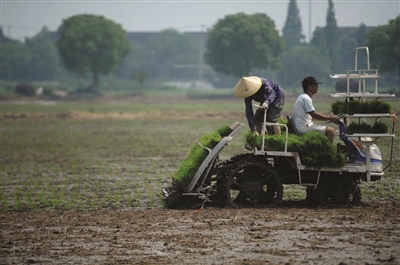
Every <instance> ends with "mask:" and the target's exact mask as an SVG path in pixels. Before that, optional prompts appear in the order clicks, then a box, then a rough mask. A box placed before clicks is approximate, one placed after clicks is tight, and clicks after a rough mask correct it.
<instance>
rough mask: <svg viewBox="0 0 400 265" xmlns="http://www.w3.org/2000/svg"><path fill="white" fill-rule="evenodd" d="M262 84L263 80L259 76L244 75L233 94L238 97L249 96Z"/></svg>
mask: <svg viewBox="0 0 400 265" xmlns="http://www.w3.org/2000/svg"><path fill="white" fill-rule="evenodd" d="M261 85H262V80H261V78H259V77H257V76H247V77H242V79H240V81H239V82H238V83H237V84H236V86H235V88H234V89H233V94H234V95H235V97H237V98H247V97H250V96H252V95H254V94H255V93H256V92H257V91H258V90H259V89H260V88H261Z"/></svg>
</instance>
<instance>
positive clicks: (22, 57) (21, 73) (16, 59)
mask: <svg viewBox="0 0 400 265" xmlns="http://www.w3.org/2000/svg"><path fill="white" fill-rule="evenodd" d="M31 58H32V53H31V51H30V50H29V49H28V48H27V47H26V46H25V45H24V44H23V43H21V42H19V41H14V42H7V43H2V44H1V52H0V61H1V65H2V67H1V74H2V77H1V78H2V79H5V80H7V79H8V80H21V79H25V78H26V71H27V67H28V64H29V61H30V60H31Z"/></svg>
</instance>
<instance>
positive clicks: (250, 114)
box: [244, 98, 256, 132]
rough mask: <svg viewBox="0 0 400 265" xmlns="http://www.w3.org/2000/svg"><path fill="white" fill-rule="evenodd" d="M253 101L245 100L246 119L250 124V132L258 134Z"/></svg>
mask: <svg viewBox="0 0 400 265" xmlns="http://www.w3.org/2000/svg"><path fill="white" fill-rule="evenodd" d="M251 102H252V99H250V98H245V99H244V104H245V105H246V118H247V122H248V123H249V127H250V130H251V131H252V132H256V123H255V121H254V112H253V106H251Z"/></svg>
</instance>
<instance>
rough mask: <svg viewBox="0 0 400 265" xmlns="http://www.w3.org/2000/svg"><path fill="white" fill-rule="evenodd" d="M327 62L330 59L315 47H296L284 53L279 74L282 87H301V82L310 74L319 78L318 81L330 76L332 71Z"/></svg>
mask: <svg viewBox="0 0 400 265" xmlns="http://www.w3.org/2000/svg"><path fill="white" fill-rule="evenodd" d="M326 60H328V57H327V56H324V54H323V53H322V52H321V51H320V50H319V49H318V48H316V47H313V46H296V47H293V48H292V49H291V50H290V51H286V52H284V53H283V54H282V64H283V66H282V69H281V70H280V72H279V78H280V79H281V80H282V81H281V84H282V86H284V87H301V83H300V82H301V80H302V79H303V78H304V77H305V76H307V75H309V74H310V73H312V74H313V75H315V76H318V80H319V79H321V78H323V77H324V76H329V74H330V73H331V70H330V68H329V64H327V63H326ZM320 77H321V78H320Z"/></svg>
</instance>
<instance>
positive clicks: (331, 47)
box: [324, 0, 340, 72]
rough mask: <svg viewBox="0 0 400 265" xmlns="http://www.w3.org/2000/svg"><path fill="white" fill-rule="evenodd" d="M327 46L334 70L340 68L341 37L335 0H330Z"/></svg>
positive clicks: (326, 34)
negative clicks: (339, 45)
mask: <svg viewBox="0 0 400 265" xmlns="http://www.w3.org/2000/svg"><path fill="white" fill-rule="evenodd" d="M324 36H325V41H326V46H327V48H328V54H329V59H330V61H331V68H332V70H333V71H334V72H336V71H337V70H339V69H338V68H339V63H340V62H339V50H338V48H339V47H338V44H339V37H338V29H337V23H336V18H335V9H334V6H333V1H332V0H328V11H327V14H326V27H325V30H324Z"/></svg>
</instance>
